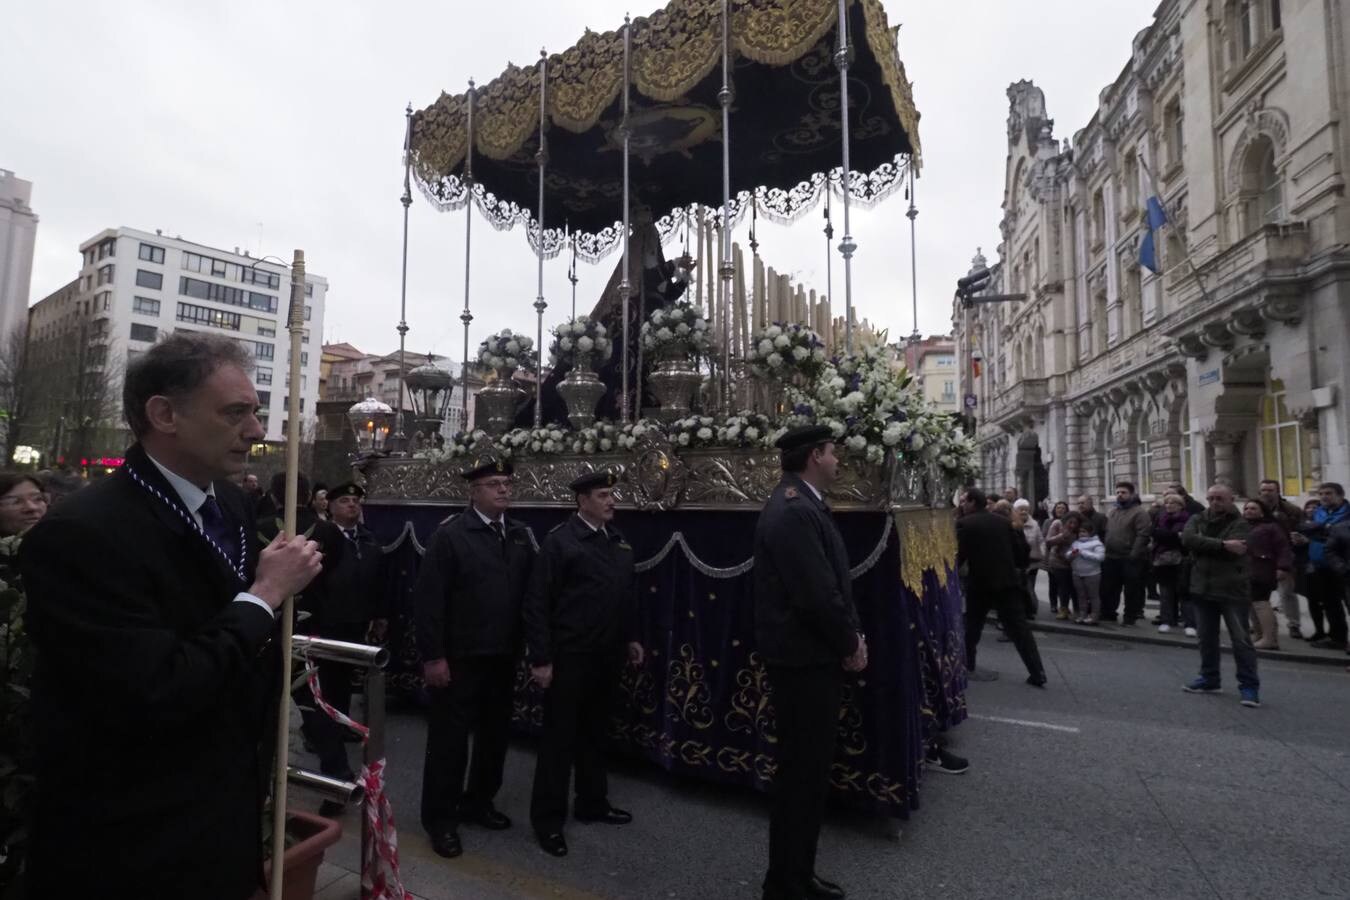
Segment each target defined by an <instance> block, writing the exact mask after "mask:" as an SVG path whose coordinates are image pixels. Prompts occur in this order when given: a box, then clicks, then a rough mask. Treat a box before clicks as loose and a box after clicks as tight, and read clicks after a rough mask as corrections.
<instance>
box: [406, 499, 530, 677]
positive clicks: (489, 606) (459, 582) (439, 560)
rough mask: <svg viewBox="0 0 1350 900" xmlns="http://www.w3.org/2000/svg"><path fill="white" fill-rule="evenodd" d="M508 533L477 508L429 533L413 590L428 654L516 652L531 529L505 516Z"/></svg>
mask: <svg viewBox="0 0 1350 900" xmlns="http://www.w3.org/2000/svg"><path fill="white" fill-rule="evenodd" d="M505 521H506V528H505V533H506V540H505V541H502V539H501V538H499V537H497V535H496V533H495V532H494V531H493V530H492V529H491V528H490V527H489V526H488V525H487V523H486V522H484V521H483V518H482V516H480V515H478V513H477V512H475V511H474V510H473V509H472V508H470V509H466V510H464V512H462V513H460V514H459V515H457V516H455V517H454V518H452V519H450V521H448V522H446V523H445V524H444V525H442V526H441V527H440V528H438V529H436V532H435V533H434V534H433V535H432V536H431V543H430V544H429V545H428V546H427V551H426V555H425V556H423V558H422V568H421V570H420V571H419V572H418V573H417V586H416V588H415V590H414V592H413V611H414V613H413V614H414V617H415V620H416V629H417V650H418V652H419V653H420V654H421V656H422V659H423V660H426V661H430V660H434V659H463V658H465V657H471V656H501V655H515V654H516V653H519V652H520V639H521V638H520V635H521V603H522V601H523V599H524V596H525V585H526V584H527V583H528V579H529V577H530V569H531V567H532V565H533V563H534V546H533V544H532V543H531V542H530V534H529V530H528V529H527V528H526V527H525V526H524V525H522V524H521V523H520V522H517V521H515V520H514V519H511V518H509V517H506V519H505Z"/></svg>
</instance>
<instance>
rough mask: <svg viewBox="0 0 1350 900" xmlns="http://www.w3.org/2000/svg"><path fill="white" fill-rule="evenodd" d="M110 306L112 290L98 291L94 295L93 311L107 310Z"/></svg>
mask: <svg viewBox="0 0 1350 900" xmlns="http://www.w3.org/2000/svg"><path fill="white" fill-rule="evenodd" d="M111 308H112V291H99V292H98V293H97V294H95V295H94V312H107V311H108V310H109V309H111Z"/></svg>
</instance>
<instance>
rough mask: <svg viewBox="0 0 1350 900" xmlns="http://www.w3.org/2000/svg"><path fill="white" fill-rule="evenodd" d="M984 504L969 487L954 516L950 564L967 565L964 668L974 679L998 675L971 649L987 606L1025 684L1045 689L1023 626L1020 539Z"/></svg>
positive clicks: (1024, 560) (1035, 652)
mask: <svg viewBox="0 0 1350 900" xmlns="http://www.w3.org/2000/svg"><path fill="white" fill-rule="evenodd" d="M987 506H988V500H986V498H985V496H984V492H983V491H981V490H980V489H979V488H971V489H969V490H968V491H966V493H965V496H964V497H963V498H962V500H961V513H962V514H961V518H959V519H957V520H956V564H957V565H958V566H961V565H965V566H966V568H967V576H966V668H967V669H968V670H969V672H970V677H971V679H972V680H974V681H992V680H993V679H994V678H997V677H998V673H996V672H989V671H988V670H983V669H977V668H976V667H975V649H976V647H978V646H979V643H980V635H981V634H982V633H983V632H984V620H985V619H986V618H987V617H988V616H989V613H990V611H991V610H993V611H997V612H998V619H999V621H1000V622H1001V623H1003V633H1004V634H1006V635H1007V636H1008V637H1009V639H1010V640H1011V641H1012V644H1013V646H1014V647H1016V648H1017V653H1018V655H1019V656H1021V657H1022V662H1023V664H1025V665H1026V667H1027V684H1030V685H1034V686H1035V687H1045V666H1044V665H1042V664H1041V654H1040V651H1039V650H1038V649H1037V648H1036V638H1035V637H1034V636H1033V635H1032V633H1031V627H1030V626H1029V625H1028V624H1027V619H1026V604H1025V602H1024V600H1023V597H1024V592H1025V590H1026V582H1025V581H1024V580H1023V578H1022V574H1021V573H1022V572H1023V571H1025V569H1026V565H1027V557H1028V551H1027V545H1026V540H1025V538H1022V533H1021V531H1019V530H1018V529H1016V528H1014V527H1013V524H1012V523H1011V522H1009V521H1008V520H1007V519H1005V518H1003V517H1002V516H996V515H994V514H993V513H991V512H989V510H988V509H987V508H986V507H987ZM1019 538H1022V540H1021V542H1020V544H1019V540H1018V539H1019Z"/></svg>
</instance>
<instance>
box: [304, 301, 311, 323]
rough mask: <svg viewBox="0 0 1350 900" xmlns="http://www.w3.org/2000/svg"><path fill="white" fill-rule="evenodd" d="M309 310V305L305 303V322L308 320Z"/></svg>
mask: <svg viewBox="0 0 1350 900" xmlns="http://www.w3.org/2000/svg"><path fill="white" fill-rule="evenodd" d="M310 312H311V310H310V308H309V305H308V304H306V305H305V321H306V322H308V321H309V314H310Z"/></svg>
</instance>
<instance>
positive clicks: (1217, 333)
mask: <svg viewBox="0 0 1350 900" xmlns="http://www.w3.org/2000/svg"><path fill="white" fill-rule="evenodd" d="M1200 340H1201V341H1203V342H1204V343H1205V345H1206V346H1208V347H1213V348H1214V349H1216V350H1229V349H1232V346H1233V344H1234V343H1235V341H1234V338H1233V334H1232V332H1230V331H1229V330H1228V326H1227V323H1225V322H1207V323H1206V324H1205V325H1204V327H1202V328H1201V329H1200Z"/></svg>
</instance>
